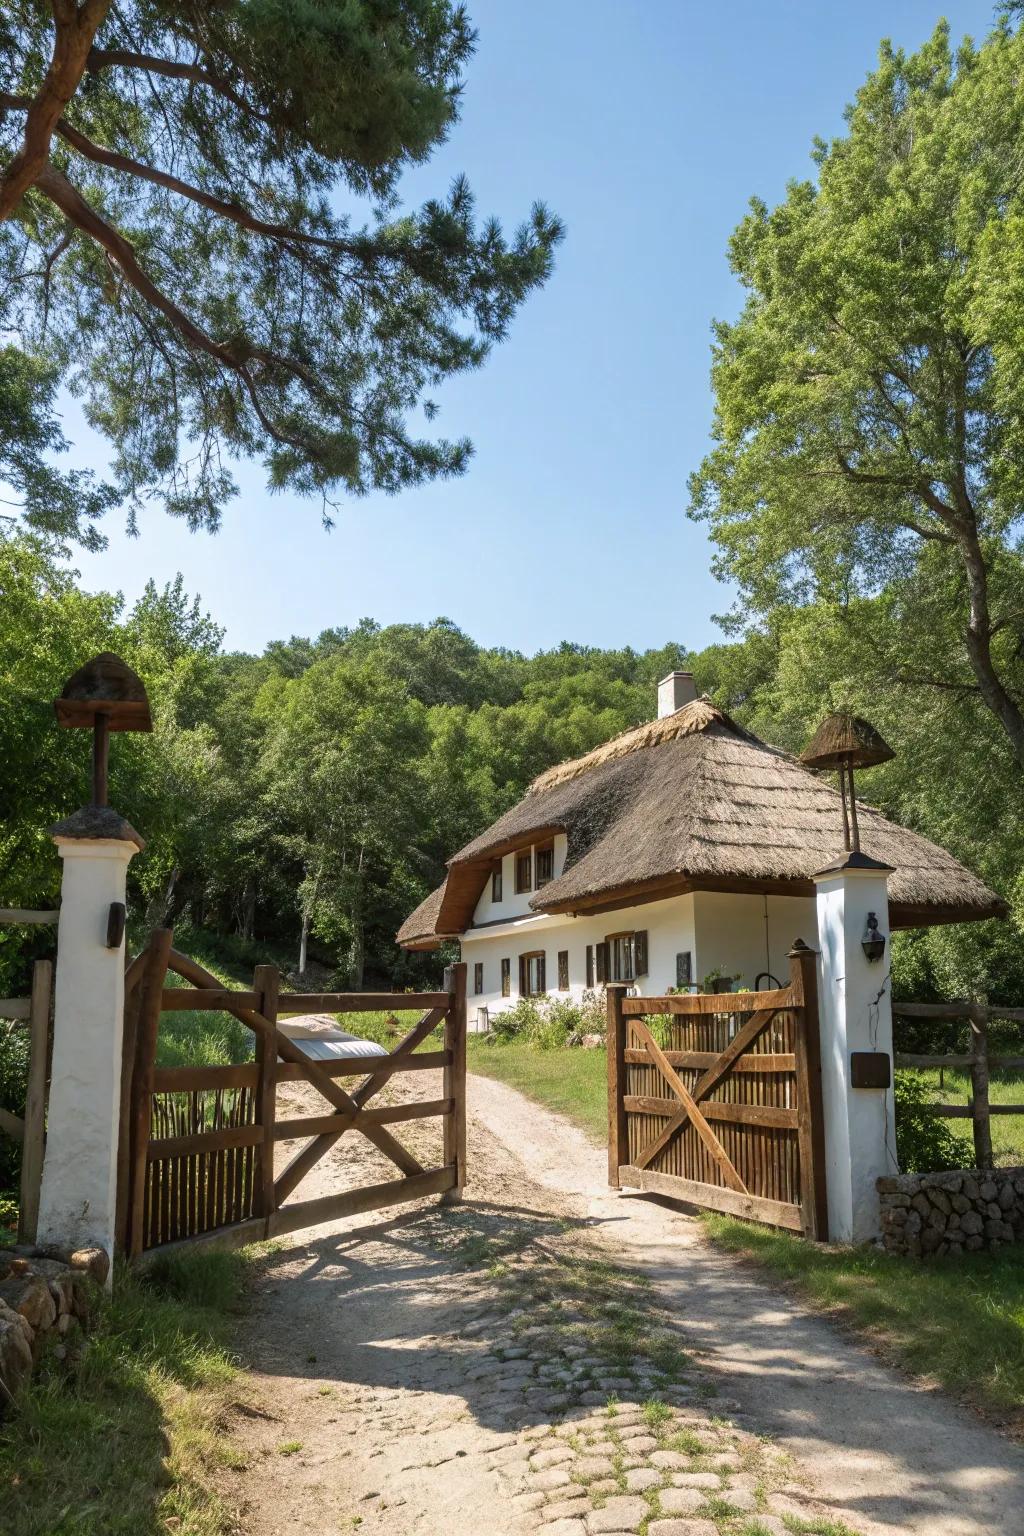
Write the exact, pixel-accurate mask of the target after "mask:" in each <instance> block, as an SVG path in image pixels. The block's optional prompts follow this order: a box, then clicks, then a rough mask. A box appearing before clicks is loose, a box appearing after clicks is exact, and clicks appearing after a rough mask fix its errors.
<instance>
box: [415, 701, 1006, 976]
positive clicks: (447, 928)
mask: <svg viewBox="0 0 1024 1536" xmlns="http://www.w3.org/2000/svg"><path fill="white" fill-rule="evenodd" d="M858 813H859V818H860V832H861V847H862V849H863V851H864V852H865V853H866V854H868V855H869V856H871V857H872V858H875V859H878V860H880V861H881V862H882V863H884V864H888V865H891V866H892V868H893V871H894V873H893V874H892V876H891V877H890V880H889V894H890V920H891V922H892V924H893V926H894V927H918V926H926V925H929V924H933V923H943V922H963V921H970V920H972V919H979V918H984V917H993V916H998V915H1001V914H1002V913H1003V912H1004V911H1005V906H1004V903H1003V902H1002V901H1001V900H1000V899H999V897H998V896H996V895H995V893H994V892H993V891H990V890H989V889H988V887H987V886H985V885H983V884H982V882H981V881H980V880H979V879H978V878H977V877H976V876H975V875H973V874H971V872H970V871H969V870H967V869H965V868H964V866H963V865H962V864H960V863H959V862H958V861H957V860H956V859H955V858H954V857H953V856H952V854H950V853H947V852H946V850H945V849H944V848H940V847H938V846H937V844H935V843H932V842H929V841H928V839H927V838H924V837H920V836H918V834H917V833H915V832H910V831H908V830H907V829H906V828H904V827H900V826H897V825H896V824H895V823H894V822H891V821H888V820H887V819H886V818H885V817H884V816H882V815H880V814H879V812H878V811H875V810H872V809H871V808H870V807H869V806H866V805H861V804H858ZM842 825H843V823H842V808H841V803H840V798H839V793H838V791H837V790H836V789H835V788H833V787H832V785H831V784H829V783H827V782H825V781H823V780H822V779H820V778H819V777H818V776H817V775H815V774H814V773H812V772H811V771H810V770H809V769H808V768H805V767H803V766H802V765H801V764H800V763H799V762H798V761H797V760H796V759H795V758H793V757H791V756H790V755H789V754H788V753H785V752H782V751H779V750H778V749H777V748H775V747H769V746H767V745H766V744H765V743H764V742H763V741H760V740H759V739H758V738H757V737H756V736H753V735H752V734H751V733H750V732H749V731H746V730H744V729H743V728H742V726H740V725H737V723H736V722H735V721H734V720H732V719H730V717H729V716H728V715H727V714H725V712H724V711H723V710H720V709H718V708H717V707H716V706H715V705H714V704H712V703H711V702H710V700H709V699H706V698H705V699H696V700H695V701H694V702H693V703H691V704H687V705H684V707H683V708H682V709H680V710H677V711H676V713H675V714H672V715H668V716H666V717H665V718H663V719H659V720H653V721H651V722H650V724H647V725H641V726H638V727H636V728H635V729H634V730H630V731H625V732H624V733H623V734H622V735H620V736H616V737H614V738H613V739H612V740H611V741H609V742H606V743H605V744H604V745H603V746H600V747H598V748H596V749H595V750H594V751H593V752H588V753H587V754H586V756H585V757H580V758H576V759H574V760H573V761H571V762H566V763H560V764H559V765H558V766H557V767H555V768H550V769H548V771H547V772H546V773H542V774H541V775H540V776H539V778H537V779H535V780H534V782H533V784H532V785H531V786H530V789H529V791H528V793H527V794H526V795H525V797H524V798H523V799H522V800H521V801H520V802H519V804H518V805H516V806H514V807H513V808H512V810H510V811H508V812H506V814H505V815H504V816H502V817H501V818H500V819H499V820H498V821H496V822H495V823H494V825H493V826H491V827H489V828H488V829H487V831H486V832H484V833H482V834H481V836H480V837H477V838H475V839H474V840H473V841H472V842H471V843H468V844H467V845H466V847H465V848H463V849H462V850H461V851H460V852H459V853H457V854H456V855H455V857H454V858H452V859H451V860H450V861H449V865H448V875H447V878H446V879H445V881H444V884H443V885H441V886H439V887H438V889H437V890H436V891H434V892H432V894H431V895H430V896H428V897H427V899H426V900H425V901H424V902H422V903H421V905H420V906H419V907H418V908H417V909H416V911H415V912H413V913H412V914H411V916H410V917H409V918H407V919H406V921H405V922H404V923H403V924H402V927H401V929H400V930H399V933H398V941H399V943H400V944H404V945H405V946H407V947H408V948H428V947H432V946H433V945H435V944H436V943H438V942H439V940H440V939H442V938H446V937H456V936H457V935H459V934H461V933H463V932H465V930H466V929H467V928H469V927H470V926H471V924H472V921H473V911H474V908H475V907H476V903H477V900H478V899H479V896H480V893H481V891H482V890H483V888H484V884H485V882H486V880H487V878H488V876H489V874H490V871H491V869H492V868H493V866H494V861H495V859H496V858H498V857H499V856H500V855H501V854H504V853H508V852H511V851H512V850H513V849H515V848H518V847H521V846H523V845H524V844H526V843H528V842H530V841H537V840H539V839H540V838H541V837H546V836H550V835H551V834H553V833H554V832H564V833H565V834H566V837H567V840H568V847H567V853H566V860H565V867H564V869H563V870H562V873H561V875H560V876H559V878H558V879H557V880H553V881H552V882H551V883H550V884H549V885H546V886H544V888H543V889H542V890H540V891H538V892H537V893H536V894H535V895H534V897H533V898H532V900H531V902H530V906H531V908H532V909H533V910H534V911H535V912H569V913H578V912H579V913H581V912H587V911H602V910H610V909H612V908H614V907H622V906H628V905H633V904H636V903H639V902H644V901H653V900H658V899H661V898H663V897H667V896H673V895H678V894H681V893H683V892H686V891H695V890H714V891H743V892H751V891H754V892H764V893H769V894H776V895H788V896H805V895H813V893H814V885H813V882H812V876H813V875H814V874H815V873H817V871H818V870H820V869H822V868H823V867H824V866H825V865H827V864H829V863H831V862H832V861H834V860H835V858H836V856H837V854H839V852H840V851H841V849H842V846H843V835H842Z"/></svg>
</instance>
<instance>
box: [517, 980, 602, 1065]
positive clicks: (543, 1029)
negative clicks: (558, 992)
mask: <svg viewBox="0 0 1024 1536" xmlns="http://www.w3.org/2000/svg"><path fill="white" fill-rule="evenodd" d="M606 1024H607V1015H606V1013H605V1008H604V1003H603V1000H602V998H601V997H599V996H598V994H597V993H596V992H584V994H583V997H582V1000H581V1001H580V1002H578V1003H577V1002H574V1001H573V1000H572V999H571V998H567V997H551V996H549V995H548V994H546V993H545V994H543V995H542V996H539V997H519V998H517V999H516V1001H515V1002H514V1003H513V1004H512V1006H511V1007H509V1008H503V1009H502V1011H501V1012H500V1013H496V1014H495V1015H494V1018H493V1019H492V1021H491V1039H492V1040H493V1041H494V1042H495V1043H496V1044H499V1045H504V1044H508V1043H509V1042H511V1041H513V1040H514V1041H518V1042H520V1043H521V1044H524V1045H532V1046H534V1047H535V1048H536V1049H537V1050H541V1051H552V1050H561V1049H564V1048H565V1047H566V1046H578V1045H579V1044H580V1041H581V1040H582V1038H583V1036H584V1035H603V1034H604V1032H605V1027H606Z"/></svg>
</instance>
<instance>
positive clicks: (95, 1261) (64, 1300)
mask: <svg viewBox="0 0 1024 1536" xmlns="http://www.w3.org/2000/svg"><path fill="white" fill-rule="evenodd" d="M108 1263H109V1261H108V1259H107V1255H106V1254H105V1253H104V1252H103V1250H102V1249H101V1248H84V1249H82V1250H81V1251H79V1252H77V1253H70V1254H67V1253H61V1254H57V1253H50V1252H49V1251H37V1250H33V1249H28V1248H16V1249H11V1250H9V1251H4V1250H0V1415H2V1414H3V1412H4V1410H5V1408H6V1407H7V1406H9V1404H10V1403H11V1402H13V1400H14V1398H15V1397H16V1395H17V1393H18V1392H19V1390H20V1389H21V1388H22V1387H23V1386H24V1385H25V1383H26V1382H27V1381H28V1379H29V1377H30V1376H31V1375H32V1371H33V1369H34V1367H35V1365H36V1363H37V1361H38V1360H39V1358H40V1356H41V1355H42V1353H43V1351H44V1350H47V1351H48V1352H50V1353H51V1354H52V1355H53V1356H54V1357H55V1358H57V1359H58V1360H63V1359H68V1360H69V1361H71V1362H72V1363H73V1362H74V1359H75V1357H76V1356H77V1354H78V1352H79V1350H80V1348H81V1345H82V1339H83V1332H84V1330H85V1329H86V1328H87V1327H88V1324H89V1319H90V1315H91V1313H92V1311H93V1309H94V1307H95V1304H96V1297H97V1294H98V1290H97V1287H98V1286H100V1285H102V1284H103V1282H104V1281H105V1279H106V1277H107V1269H108Z"/></svg>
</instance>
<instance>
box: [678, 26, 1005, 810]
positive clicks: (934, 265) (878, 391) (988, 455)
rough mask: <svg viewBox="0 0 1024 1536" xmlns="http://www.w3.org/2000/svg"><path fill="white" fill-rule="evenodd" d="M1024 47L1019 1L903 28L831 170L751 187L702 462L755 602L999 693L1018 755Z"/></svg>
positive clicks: (883, 668)
mask: <svg viewBox="0 0 1024 1536" xmlns="http://www.w3.org/2000/svg"><path fill="white" fill-rule="evenodd" d="M1022 70H1024V35H1022V34H1021V33H1020V32H1019V31H1015V30H1014V29H1013V28H1012V27H1011V25H1010V24H1009V23H1003V24H1001V25H1000V26H999V27H998V28H997V30H996V31H995V32H994V34H993V35H992V37H991V38H990V39H989V40H988V41H987V42H985V43H984V44H983V45H982V46H980V47H975V46H973V45H971V44H970V43H964V44H963V46H962V47H960V48H959V49H958V50H956V51H954V50H953V48H952V47H951V44H950V39H949V34H948V29H947V27H946V26H945V25H944V24H943V25H940V26H939V27H938V28H937V30H936V32H935V34H934V35H933V37H932V38H931V39H930V41H929V42H927V43H926V44H925V46H924V47H923V48H922V49H921V50H920V51H919V52H917V53H914V54H907V53H904V52H902V51H900V50H898V49H895V48H893V47H891V46H890V45H888V44H883V46H882V50H881V55H880V59H879V65H878V68H877V70H876V71H875V72H874V73H873V74H871V75H870V76H869V77H868V79H867V81H866V82H865V84H864V86H863V87H862V89H861V90H860V91H859V92H858V94H857V97H856V100H855V101H854V103H853V105H852V106H851V107H850V108H849V109H848V111H847V131H846V133H845V134H844V135H843V136H842V137H839V138H837V139H835V140H833V141H832V142H831V143H824V142H818V144H817V145H816V147H815V151H814V159H815V162H816V166H817V178H816V180H815V181H803V182H799V183H794V184H792V185H791V186H790V188H789V190H788V193H787V196H786V198H785V200H784V202H782V203H781V204H780V205H779V206H778V207H777V208H775V209H769V208H768V207H766V206H765V205H764V204H763V203H761V202H758V201H756V200H755V201H754V202H753V203H752V204H751V209H750V212H749V214H748V215H747V217H746V218H745V219H744V221H743V223H742V224H741V225H740V226H739V228H738V229H737V230H736V232H735V234H734V235H733V238H732V241H731V244H730V248H729V253H730V259H731V263H732V267H733V270H734V271H735V272H736V274H737V276H738V277H739V279H740V282H741V283H742V285H743V287H744V289H745V291H746V301H745V304H744V307H743V310H742V313H741V314H740V316H739V318H738V319H737V320H736V321H735V322H732V323H728V322H723V323H720V324H719V325H717V326H716V330H715V344H714V355H713V364H712V384H713V389H714V396H715V423H714V435H715V439H716V442H715V446H714V448H713V449H712V451H711V452H710V453H709V455H708V456H707V457H706V459H705V460H704V463H703V464H702V466H701V468H700V470H699V472H698V473H697V474H696V475H695V476H694V477H693V480H692V483H691V489H692V506H691V510H692V513H693V515H694V516H695V517H697V518H700V519H704V520H706V521H707V522H708V523H709V524H710V528H711V532H712V536H713V538H714V540H715V541H716V543H717V546H718V556H717V569H718V570H719V572H720V573H721V574H723V575H725V576H728V577H730V578H732V579H733V580H734V581H736V582H737V583H738V585H739V588H740V594H741V595H740V604H739V612H738V615H737V617H738V621H739V622H740V623H742V622H743V616H744V615H746V616H747V618H748V619H749V620H750V621H752V622H754V623H756V624H757V623H763V622H765V621H766V620H767V621H768V622H769V623H771V622H772V621H773V616H778V615H784V614H785V613H786V612H788V611H790V610H792V609H793V607H794V606H798V605H803V604H808V603H823V604H825V605H826V606H827V607H828V609H829V611H830V613H831V614H832V615H833V616H834V628H833V633H834V634H837V633H838V635H840V636H841V644H842V646H843V648H844V650H845V653H846V657H847V658H848V657H849V656H851V655H853V654H856V655H857V656H858V657H859V658H860V660H861V662H862V664H863V667H864V668H865V670H864V671H862V672H861V674H860V684H861V687H860V688H859V689H858V691H860V692H863V684H864V682H865V681H866V680H867V679H869V678H870V679H871V681H872V684H873V686H874V688H875V689H876V691H891V690H893V689H895V691H896V694H897V695H902V698H903V700H904V708H905V709H911V710H916V711H919V712H920V713H921V714H922V715H923V716H927V717H929V718H934V716H935V715H936V713H939V714H944V715H946V716H948V714H949V710H948V709H947V705H948V704H950V703H951V702H953V701H955V703H956V705H957V707H958V708H960V709H962V710H964V711H966V719H967V720H968V721H969V722H970V723H971V725H972V726H973V727H976V726H977V725H978V722H979V714H978V711H977V710H976V709H975V707H974V705H975V703H979V704H980V705H981V706H982V707H983V710H982V712H983V713H984V712H985V711H987V712H988V717H989V720H990V722H993V723H994V724H995V726H996V730H997V734H1001V736H1002V741H1003V745H1004V746H1005V747H1008V749H1009V752H1010V754H1011V755H1012V760H1013V761H1014V762H1015V763H1016V765H1017V770H1018V773H1019V770H1020V768H1021V767H1024V665H1022V654H1024V605H1022V603H1021V591H1022V589H1024V565H1022V561H1021V554H1020V547H1019V537H1020V529H1021V512H1022V507H1024V453H1022V449H1024V390H1022V388H1021V385H1022V382H1024V239H1022V235H1024V187H1022V183H1021V180H1020V175H1019V161H1020V146H1021V144H1022V143H1024V93H1022V92H1021V88H1020V79H1021V75H1022ZM876 599H877V601H876ZM844 670H846V671H847V672H849V668H848V667H847V668H845V669H844ZM833 681H834V678H833ZM868 713H870V710H869V711H868ZM957 734H958V735H960V734H961V732H960V731H958V732H957ZM982 739H983V740H984V742H985V743H986V744H987V745H989V744H991V742H992V732H991V730H990V729H989V728H988V726H984V725H983V727H982ZM995 750H996V752H997V755H998V754H999V752H1000V751H1001V750H1002V749H1001V748H1000V747H999V745H998V744H997V745H996V748H995ZM1014 793H1015V794H1016V795H1017V796H1019V778H1018V780H1017V782H1016V786H1015V790H1014Z"/></svg>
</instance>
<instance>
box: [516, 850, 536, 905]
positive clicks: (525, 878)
mask: <svg viewBox="0 0 1024 1536" xmlns="http://www.w3.org/2000/svg"><path fill="white" fill-rule="evenodd" d="M532 890H533V855H532V853H530V852H529V851H527V852H526V853H517V854H516V895H517V896H518V895H521V894H522V892H523V891H532Z"/></svg>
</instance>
